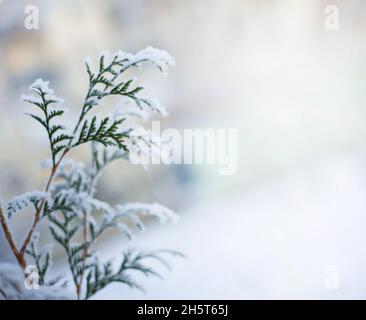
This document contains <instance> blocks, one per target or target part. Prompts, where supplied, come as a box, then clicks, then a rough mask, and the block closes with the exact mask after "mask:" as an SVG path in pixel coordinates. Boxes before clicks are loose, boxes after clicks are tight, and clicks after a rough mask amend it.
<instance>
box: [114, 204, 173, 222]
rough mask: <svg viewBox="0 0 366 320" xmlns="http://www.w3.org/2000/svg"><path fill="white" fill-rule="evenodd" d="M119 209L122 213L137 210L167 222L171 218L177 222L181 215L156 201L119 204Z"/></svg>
mask: <svg viewBox="0 0 366 320" xmlns="http://www.w3.org/2000/svg"><path fill="white" fill-rule="evenodd" d="M117 210H118V211H119V212H121V213H125V214H127V213H129V212H135V213H140V214H143V215H148V216H155V217H157V218H158V219H159V220H160V222H161V223H166V222H168V221H169V220H171V221H173V222H177V221H178V219H179V217H178V215H177V214H176V213H174V212H173V211H172V210H170V209H169V208H167V207H165V206H163V205H161V204H159V203H157V202H154V203H140V202H135V203H126V204H124V205H119V206H117Z"/></svg>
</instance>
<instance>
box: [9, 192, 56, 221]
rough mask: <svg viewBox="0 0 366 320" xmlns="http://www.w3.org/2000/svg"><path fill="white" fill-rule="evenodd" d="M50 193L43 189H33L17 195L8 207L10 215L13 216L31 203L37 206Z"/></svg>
mask: <svg viewBox="0 0 366 320" xmlns="http://www.w3.org/2000/svg"><path fill="white" fill-rule="evenodd" d="M48 196H49V194H48V193H47V192H43V191H32V192H27V193H24V194H22V195H20V196H16V197H14V198H13V199H11V200H10V202H9V203H8V205H7V207H6V211H7V214H8V217H9V218H11V217H12V216H13V215H14V214H15V213H17V212H18V211H20V210H22V209H24V208H26V207H29V206H31V205H33V206H35V207H36V206H37V205H38V204H40V203H41V202H42V201H44V200H47V199H48Z"/></svg>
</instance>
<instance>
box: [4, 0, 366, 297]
mask: <svg viewBox="0 0 366 320" xmlns="http://www.w3.org/2000/svg"><path fill="white" fill-rule="evenodd" d="M27 5H35V6H37V8H38V9H39V29H38V30H27V29H26V28H25V27H24V20H25V18H26V14H25V13H24V10H25V7H26V6H27ZM328 5H336V6H337V8H339V29H336V30H333V29H328V28H326V27H325V20H326V18H327V14H326V13H325V8H326V7H327V6H328ZM365 9H366V3H365V2H364V1H362V0H348V1H340V0H338V1H337V0H306V1H305V0H295V1H294V0H291V1H290V0H277V1H276V0H273V1H271V0H255V1H254V0H228V1H219V0H199V1H198V0H187V1H178V0H155V1H151V0H150V1H149V0H133V1H131V0H130V1H128V0H105V1H97V0H88V1H86V0H72V1H71V0H63V1H57V2H56V1H52V2H51V1H37V0H33V1H20V0H17V1H15V0H2V1H0V194H1V196H2V198H3V199H4V201H6V200H9V199H10V198H11V197H13V196H14V195H16V194H19V193H23V192H25V191H28V190H34V189H40V188H41V187H42V185H43V183H44V179H45V178H46V174H47V172H46V171H45V170H43V169H41V167H40V166H39V163H40V161H41V160H43V159H45V158H47V157H48V141H47V139H46V137H45V136H44V132H43V131H42V129H41V128H39V126H38V125H37V124H36V123H35V122H34V121H32V120H31V119H30V118H29V119H28V118H27V117H26V116H24V112H26V111H27V108H30V106H29V105H26V104H24V103H21V102H20V96H21V94H22V93H27V92H28V87H29V85H30V84H31V83H32V82H33V81H34V80H35V79H37V78H40V77H41V78H43V79H45V80H49V81H50V82H51V87H52V88H53V89H54V90H55V91H56V94H57V95H58V96H60V97H63V98H65V106H66V107H67V108H68V109H69V113H68V117H69V118H70V121H72V120H75V117H76V114H77V113H78V111H79V108H80V105H81V103H82V98H83V96H84V95H85V92H86V90H87V85H88V83H87V74H86V72H85V66H84V58H85V57H86V56H91V57H92V58H93V59H96V58H97V57H98V55H99V53H100V52H101V51H103V50H105V49H108V50H110V51H111V52H114V51H117V50H119V49H122V50H123V51H127V52H133V53H134V52H137V51H139V50H141V49H143V48H145V47H146V46H149V45H151V46H154V47H157V48H161V49H165V50H167V51H168V52H169V53H171V55H172V56H174V57H175V58H176V67H174V68H173V69H172V70H171V72H170V76H169V77H166V78H163V77H161V76H160V74H159V73H158V72H155V71H154V70H153V69H152V68H151V69H149V68H148V69H147V71H146V72H145V71H144V72H138V74H137V76H138V77H139V79H142V80H143V82H145V83H147V84H148V87H149V88H148V90H149V93H150V95H151V96H154V97H156V98H158V99H159V100H160V101H161V103H162V104H163V105H164V106H166V108H167V109H168V111H169V112H170V114H171V116H170V117H168V118H164V119H163V120H162V127H163V128H177V129H179V130H183V129H192V128H201V129H206V128H214V129H218V128H221V129H237V130H238V169H237V171H236V173H235V174H234V175H232V176H220V175H218V173H217V167H215V166H213V165H206V166H205V165H171V166H164V165H159V166H157V165H154V166H151V167H150V168H149V170H147V171H145V170H143V169H142V168H141V167H138V166H133V165H131V164H128V163H123V162H119V163H116V164H114V165H113V166H112V167H110V168H109V169H108V170H107V173H106V175H105V176H104V177H103V179H102V180H101V183H100V185H99V188H98V190H99V191H98V196H99V197H100V198H102V199H104V200H107V201H110V202H112V203H121V202H125V201H128V202H131V201H140V202H142V201H149V202H150V201H158V202H160V203H162V204H164V205H167V206H168V207H170V208H172V209H174V210H175V211H176V212H177V213H178V214H179V215H180V216H181V221H180V222H179V223H178V224H177V225H169V224H167V225H163V226H161V225H158V224H157V223H154V222H153V221H151V222H148V224H149V225H148V228H147V231H146V232H145V233H144V234H137V235H136V240H133V241H132V242H128V240H126V239H122V240H120V239H119V240H118V239H114V238H113V241H111V242H109V243H105V244H103V255H105V257H115V256H117V255H119V252H120V251H121V249H123V248H124V247H127V246H134V247H139V248H148V249H158V248H169V249H176V250H179V251H182V252H183V253H184V254H185V255H186V256H187V257H186V259H184V260H173V261H172V267H173V270H172V272H166V271H165V273H164V277H165V279H164V281H161V280H159V279H148V280H143V283H144V287H145V289H146V293H145V294H144V293H141V292H138V291H132V290H130V289H128V288H126V287H123V286H121V285H116V286H114V285H112V286H110V287H108V289H106V290H105V291H103V292H102V293H100V294H99V295H98V296H97V297H98V298H102V299H103V298H111V299H121V298H122V299H130V298H139V299H145V298H146V299H159V298H165V299H175V298H180V299H185V298H187V299H212V298H216V299H226V298H231V299H240V298H247V299H254V298H265V299H271V298H274V299H280V298H294V299H296V298H305V299H307V298H334V299H337V298H358V299H362V298H365V297H366V248H365V246H364V243H365V242H366V233H365V231H364V230H365V226H366V218H365V210H366V162H365V160H366V158H365V146H366V140H365V138H366V126H365V125H364V123H365V117H366V108H365V102H366V100H365V99H366V90H365V85H366V84H365V80H366V60H365V54H366V43H365V41H364V35H365V28H366V19H365V16H364V12H365ZM112 103H114V102H110V103H109V104H112ZM109 104H108V103H107V104H106V105H105V106H103V108H106V109H108V108H109V107H110V105H109ZM72 156H73V157H75V158H78V159H84V157H85V150H80V151H79V153H74V154H73V155H72ZM27 217H28V216H27V215H24V216H22V217H21V218H19V219H18V220H17V221H16V223H15V225H14V226H13V228H18V229H19V230H22V228H24V227H25V226H27V225H28V223H29V221H30V220H29V219H28V218H27ZM0 250H1V251H0V259H1V260H8V259H11V256H10V255H9V254H8V252H7V244H6V243H5V242H4V240H3V239H2V240H0ZM56 257H57V254H56ZM333 280H334V281H333ZM329 283H332V284H331V285H329ZM334 283H335V285H334Z"/></svg>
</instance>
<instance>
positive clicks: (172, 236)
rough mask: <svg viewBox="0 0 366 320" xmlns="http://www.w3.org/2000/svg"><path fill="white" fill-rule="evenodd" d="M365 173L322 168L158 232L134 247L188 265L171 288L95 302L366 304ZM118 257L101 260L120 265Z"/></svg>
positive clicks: (329, 164) (118, 289) (348, 164)
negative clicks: (174, 253) (173, 254)
mask: <svg viewBox="0 0 366 320" xmlns="http://www.w3.org/2000/svg"><path fill="white" fill-rule="evenodd" d="M365 163H366V162H365V161H364V159H363V158H361V157H351V156H349V157H341V158H338V159H337V160H324V161H323V162H321V163H318V164H317V165H314V166H311V167H308V168H304V169H302V170H297V171H292V172H291V173H289V174H287V175H286V176H282V177H281V178H277V179H273V180H272V181H271V182H268V183H266V184H265V185H262V186H261V187H259V188H257V189H256V190H254V191H252V192H250V193H248V192H246V193H244V192H243V193H242V194H240V193H238V194H237V195H236V196H231V197H227V198H222V199H212V200H210V201H209V202H208V203H206V204H204V205H201V206H197V207H195V208H192V209H190V210H189V211H188V212H183V213H181V216H182V219H181V221H180V222H179V223H178V224H177V225H164V226H161V227H160V226H159V227H156V228H150V232H146V233H145V234H142V235H139V236H138V237H137V239H138V240H136V241H137V242H134V243H133V245H134V246H137V247H141V248H145V247H147V248H172V249H177V250H180V251H182V252H184V253H185V254H186V255H187V258H186V259H185V260H181V259H177V260H173V263H172V265H173V271H172V272H168V271H164V272H163V273H164V276H165V279H164V280H163V281H162V280H160V279H153V278H151V279H148V280H143V281H144V282H143V283H144V287H145V289H146V293H145V294H144V293H141V292H139V291H134V290H130V289H128V288H126V287H124V286H123V285H112V286H110V287H108V288H107V289H105V290H104V291H103V292H102V293H100V294H99V295H98V296H96V298H103V299H105V298H112V299H114V298H115V299H254V298H264V299H268V298H274V299H279V298H295V299H297V298H305V299H307V298H321V299H322V298H365V297H366V248H365V245H364V243H366V232H365V227H366V217H365V212H366V211H365V210H366V197H365V195H366V167H365ZM117 247H118V246H117V245H116V244H114V245H111V246H109V248H107V249H106V250H103V255H105V256H106V257H107V256H108V257H113V256H118V252H119V251H120V248H118V250H117ZM112 248H113V249H112ZM337 286H338V288H337Z"/></svg>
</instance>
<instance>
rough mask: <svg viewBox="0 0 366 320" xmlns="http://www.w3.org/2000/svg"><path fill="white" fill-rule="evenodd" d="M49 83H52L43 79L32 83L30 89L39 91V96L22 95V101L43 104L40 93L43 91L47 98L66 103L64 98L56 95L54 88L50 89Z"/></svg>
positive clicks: (35, 91)
mask: <svg viewBox="0 0 366 320" xmlns="http://www.w3.org/2000/svg"><path fill="white" fill-rule="evenodd" d="M49 84H50V82H49V81H43V80H42V79H37V80H36V81H34V82H33V83H32V84H31V85H30V87H29V91H31V92H34V93H37V94H38V96H33V95H22V96H21V101H25V102H29V103H34V104H37V103H38V104H41V103H43V100H42V98H41V97H40V96H39V94H40V92H42V93H43V94H44V98H45V100H48V101H54V102H56V103H58V104H62V103H64V99H61V98H59V97H57V96H56V95H55V92H54V91H53V90H52V89H50V87H49Z"/></svg>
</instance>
